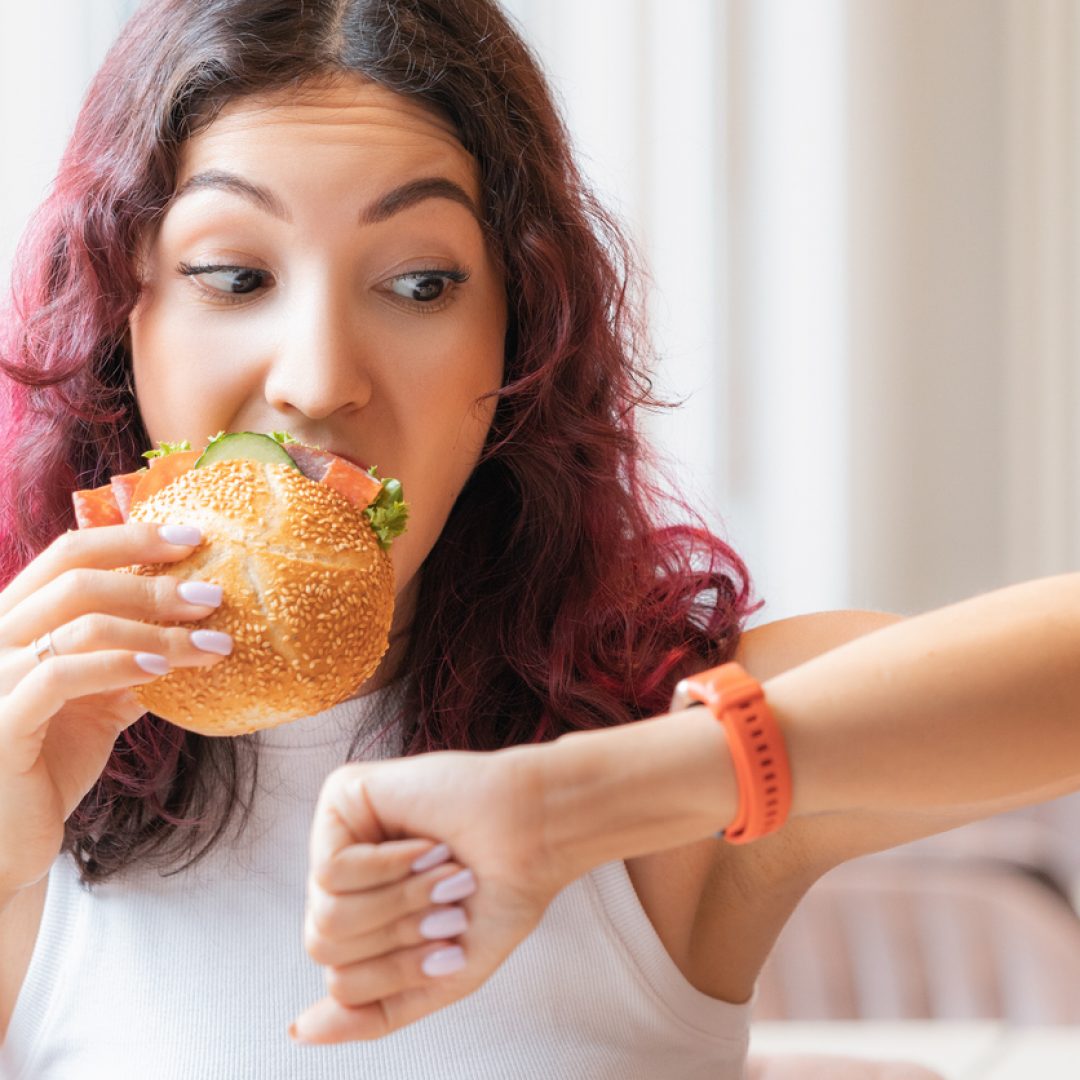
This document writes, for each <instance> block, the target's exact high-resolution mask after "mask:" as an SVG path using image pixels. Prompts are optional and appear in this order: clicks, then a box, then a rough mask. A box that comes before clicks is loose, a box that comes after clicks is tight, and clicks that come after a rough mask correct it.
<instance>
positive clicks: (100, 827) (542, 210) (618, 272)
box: [0, 0, 761, 885]
mask: <svg viewBox="0 0 1080 1080" xmlns="http://www.w3.org/2000/svg"><path fill="white" fill-rule="evenodd" d="M349 72H351V73H357V74H359V75H361V76H363V77H364V78H367V79H370V80H373V81H374V82H376V83H378V84H381V85H382V86H383V87H386V88H388V89H390V90H392V91H395V92H397V93H399V94H408V95H410V96H412V97H413V98H415V99H416V100H418V101H420V102H422V103H424V104H426V105H427V106H428V107H430V108H431V109H432V110H434V111H436V112H438V113H439V114H440V115H442V116H444V117H448V118H449V119H450V120H451V121H452V122H453V123H454V124H455V125H456V129H457V132H458V135H459V138H460V140H461V142H462V144H463V145H464V147H465V148H466V149H467V150H468V151H469V152H470V153H471V154H472V155H473V156H474V157H475V159H476V161H477V163H478V165H479V169H480V174H481V191H482V192H483V197H484V206H483V216H484V222H485V230H486V234H487V241H488V243H489V245H490V247H491V250H492V253H493V256H494V258H495V259H496V262H497V263H498V265H499V268H500V270H501V272H502V274H503V276H504V280H505V282H506V288H507V300H508V307H509V329H508V334H507V342H506V365H505V370H506V376H505V381H504V385H503V387H502V388H501V390H500V391H499V393H498V401H497V407H496V410H495V417H494V421H493V424H492V429H491V432H490V435H489V437H488V440H487V443H486V446H485V448H484V451H483V454H482V457H481V460H480V463H479V464H478V466H477V468H476V469H475V471H474V473H473V475H472V477H471V478H470V480H469V482H468V484H467V486H466V487H465V489H464V490H463V491H462V493H461V495H460V497H459V498H458V500H457V502H456V504H455V506H454V507H453V509H452V511H451V513H450V516H449V519H448V520H447V522H446V525H445V528H444V529H443V531H442V534H441V536H440V537H439V540H438V542H437V543H436V545H435V547H434V549H433V550H432V551H431V553H430V555H429V556H428V558H427V560H426V561H425V563H424V565H423V567H422V568H421V571H420V574H421V581H420V585H419V591H418V598H417V607H416V615H415V619H414V623H413V630H412V633H411V635H410V637H409V642H408V646H407V652H406V655H405V657H404V661H403V664H402V668H401V673H402V674H407V675H409V676H410V678H408V679H407V680H406V685H407V691H406V693H405V697H404V701H403V706H402V709H401V713H400V714H399V716H398V717H397V718H396V722H397V723H400V724H402V725H403V728H404V746H405V752H406V753H407V754H415V753H420V752H423V751H429V750H437V749H472V750H492V749H496V748H499V747H503V746H508V745H511V744H516V743H527V742H541V741H544V740H549V739H552V738H555V737H557V736H558V735H560V734H562V733H564V732H567V731H570V730H574V729H583V728H594V727H601V726H605V725H613V724H621V723H625V722H627V721H630V720H634V719H640V718H642V717H646V716H651V715H656V714H658V713H661V712H664V711H665V709H666V707H667V705H668V701H669V698H670V695H671V692H672V689H673V686H674V683H675V682H676V681H677V679H678V678H679V677H681V675H683V674H685V673H687V672H688V671H690V670H693V669H694V668H695V667H700V666H704V665H710V664H715V663H721V662H723V661H725V660H728V659H730V658H731V657H732V655H733V654H734V652H735V649H736V646H737V644H738V640H739V636H740V633H741V631H742V627H743V624H744V620H745V619H746V617H747V616H749V615H750V614H752V613H753V612H754V611H756V610H757V609H758V607H760V606H761V604H760V603H758V604H757V605H754V606H751V604H750V590H751V585H750V580H749V575H748V573H747V570H746V567H745V566H744V564H743V562H742V561H741V560H740V559H739V557H738V555H737V554H736V553H735V552H734V551H733V550H732V549H731V548H730V547H728V546H727V545H726V544H725V543H723V542H722V541H721V540H720V539H719V538H718V537H716V536H714V535H712V534H711V533H710V532H709V530H708V529H707V528H706V526H705V524H704V521H703V520H702V518H701V517H700V515H698V514H696V513H695V512H694V511H693V509H692V508H691V507H689V506H687V505H685V503H684V502H683V501H682V500H681V499H680V497H679V494H678V486H677V484H676V483H674V482H672V481H671V480H664V479H661V477H662V473H661V471H660V470H659V469H658V467H657V464H656V462H655V461H654V460H653V459H652V458H651V457H650V454H649V451H648V448H647V447H646V445H645V444H644V443H643V441H642V439H641V437H640V435H639V432H638V429H637V427H636V421H637V413H638V411H639V410H640V409H643V408H644V409H658V408H663V407H668V403H666V402H662V401H660V400H658V399H657V398H656V397H655V395H654V393H653V388H652V383H651V380H650V376H649V372H650V370H651V361H652V352H651V347H650V345H649V343H648V338H647V334H646V329H645V326H644V323H643V317H642V314H641V313H642V311H643V299H644V291H645V290H644V286H643V282H644V275H643V274H642V272H641V271H640V269H639V268H638V262H637V259H636V257H635V253H634V250H633V248H632V246H631V245H630V244H629V242H628V241H627V240H626V238H625V236H624V235H623V233H622V232H621V230H620V228H619V226H618V225H617V223H616V222H615V221H614V220H613V219H612V218H611V217H610V216H609V215H608V214H607V213H606V212H605V211H604V209H603V208H602V207H601V206H600V205H599V204H598V203H597V201H596V199H595V198H594V196H593V195H592V193H591V192H590V190H589V189H588V187H587V185H586V184H585V183H584V182H583V180H582V177H581V175H580V173H579V171H578V169H577V167H576V165H575V162H574V159H573V157H572V152H571V148H570V142H569V139H568V135H567V132H566V129H565V127H564V124H563V122H562V120H561V117H560V115H559V111H558V109H557V107H556V105H555V104H554V102H553V100H552V96H551V93H550V91H549V89H548V87H547V85H546V83H545V80H544V77H543V75H542V73H541V70H540V66H539V64H538V63H537V61H536V59H535V58H534V57H533V55H532V54H531V53H530V51H529V49H528V48H527V47H526V45H525V44H524V43H523V41H522V40H521V38H520V36H519V35H518V33H517V32H516V31H515V29H514V27H513V25H512V24H511V22H510V21H509V20H508V18H507V17H506V15H505V14H504V13H503V12H502V11H501V10H500V8H499V7H498V5H497V3H495V2H494V0H306V2H305V3H301V4H298V3H296V2H295V0H198V2H195V0H148V2H146V3H144V4H143V6H142V7H141V8H140V10H139V11H138V12H137V14H136V15H135V16H134V17H133V18H132V19H131V20H130V22H129V23H128V25H127V26H126V28H125V29H124V31H123V33H122V34H121V36H120V37H119V39H118V40H117V42H116V44H115V45H114V47H113V48H112V50H111V51H110V52H109V54H108V56H107V58H106V60H105V62H104V64H103V66H102V67H101V69H100V71H99V72H98V74H97V76H96V78H95V79H94V80H93V82H92V83H91V85H90V88H89V90H88V93H87V96H86V99H85V101H84V103H83V106H82V110H81V112H80V114H79V117H78V121H77V123H76V126H75V130H74V133H73V135H72V138H71V140H70V143H69V145H68V147H67V149H66V152H65V153H64V155H63V158H62V160H61V163H60V167H59V172H58V175H57V178H56V181H55V184H54V186H53V188H52V189H51V193H50V194H49V196H48V198H47V199H46V201H45V202H44V204H43V205H42V206H41V207H40V209H39V210H38V212H37V213H36V215H35V216H34V217H33V219H32V220H31V223H30V225H29V227H28V229H27V232H26V234H25V235H24V237H23V239H22V242H21V244H20V247H19V249H18V251H17V254H16V259H15V266H14V272H13V278H12V294H11V298H10V304H9V310H8V311H7V313H6V317H5V319H4V320H3V323H2V332H3V338H2V339H0V367H2V370H3V372H4V374H5V376H6V378H4V379H2V380H0V389H2V390H3V392H4V394H3V396H4V399H5V400H4V405H5V407H6V414H7V415H6V423H5V424H4V426H3V429H2V434H0V438H2V439H3V445H2V449H0V453H2V457H0V460H2V461H3V463H4V468H3V470H2V472H0V529H2V530H3V532H2V543H0V583H3V584H6V583H7V582H8V581H9V580H10V579H11V578H12V577H13V576H14V575H15V574H16V573H17V572H18V571H19V570H20V569H21V568H22V567H23V566H24V565H25V564H26V563H27V562H28V561H29V560H31V559H32V558H34V557H35V556H36V555H38V554H39V553H40V552H41V551H42V550H43V549H44V548H45V547H46V546H47V545H48V544H49V543H50V542H51V541H52V540H53V539H54V538H55V537H56V536H57V535H58V534H59V533H61V532H63V531H64V530H65V529H67V528H70V527H72V526H73V524H74V518H73V512H72V505H71V498H70V495H71V492H72V491H73V490H74V489H75V488H84V487H92V486H97V485H99V484H103V483H106V482H107V479H108V477H109V476H110V475H111V474H112V473H114V472H126V471H130V470H132V469H134V468H137V467H138V466H139V465H140V464H141V461H140V458H139V455H140V453H141V452H142V451H143V450H145V449H147V448H148V445H149V443H148V439H147V435H146V431H145V429H144V427H143V424H142V421H141V419H140V416H139V411H138V405H137V402H136V401H135V398H134V393H133V389H132V382H131V358H130V355H129V351H128V347H127V344H126V340H125V335H126V327H127V320H128V316H129V314H130V312H131V310H132V308H133V307H134V305H135V303H136V300H137V298H138V292H139V285H138V280H137V267H136V266H135V261H134V253H135V252H136V250H137V247H138V243H139V241H140V239H141V238H143V237H144V236H146V235H147V234H148V230H151V229H152V228H153V227H154V225H155V223H156V222H157V221H158V220H159V219H160V217H161V215H162V214H163V212H164V210H165V208H166V206H167V204H168V202H169V200H170V197H171V196H172V194H173V192H174V185H175V179H176V175H177V166H178V158H179V154H180V151H181V148H182V147H183V145H184V141H185V140H186V139H188V138H189V137H191V136H192V135H193V134H195V133H197V132H199V131H201V130H203V129H204V128H205V127H206V126H207V125H209V124H210V123H212V122H213V120H214V118H215V116H216V115H217V114H218V113H219V111H220V110H221V108H222V107H223V106H224V105H225V104H227V103H228V102H230V101H233V100H235V99H237V98H241V97H243V96H245V95H250V94H255V93H266V92H272V91H279V90H283V89H288V88H294V89H297V90H300V89H302V88H303V86H304V83H305V82H306V81H307V80H310V79H312V78H313V77H315V76H326V75H332V74H334V73H349ZM358 742H359V739H357V740H356V741H354V744H353V746H352V748H351V749H350V752H349V753H350V756H352V755H353V754H354V753H355V752H356V750H357V745H358ZM257 744H258V743H257V736H250V737H240V738H236V739H210V738H205V737H202V736H199V735H196V734H192V733H189V732H186V731H182V730H181V729H179V728H177V727H175V726H173V725H171V724H168V723H166V722H165V721H163V720H162V719H161V718H160V717H157V716H154V715H153V714H150V713H148V714H146V715H145V716H143V717H142V718H141V719H140V720H138V721H137V722H136V723H135V724H134V725H132V726H131V727H129V728H128V729H127V730H126V731H125V732H124V733H123V734H122V735H121V736H120V737H119V739H118V740H117V742H116V745H115V747H114V749H113V752H112V755H111V758H110V760H109V762H108V765H107V767H106V769H105V771H104V773H103V774H102V776H101V778H100V779H99V780H98V782H97V784H96V785H95V786H94V788H93V789H92V790H91V791H90V792H89V793H88V794H87V796H86V798H85V799H84V800H83V801H82V803H81V804H80V805H79V807H78V809H77V810H76V811H75V813H74V814H73V815H72V817H71V818H70V819H69V821H68V822H67V826H66V830H65V840H64V847H63V850H64V851H65V852H69V853H70V854H71V855H72V856H73V857H74V858H75V860H76V863H77V864H78V866H79V872H80V874H81V876H82V879H83V881H84V882H86V883H87V884H88V885H90V884H93V883H95V882H100V881H103V880H105V879H107V878H108V877H110V876H111V875H113V874H115V873H116V872H118V871H120V870H122V869H124V868H125V867H126V866H129V865H131V864H133V863H135V862H140V863H147V862H153V863H154V864H156V865H158V866H159V867H160V868H161V870H162V872H170V873H175V872H178V871H179V870H181V869H184V868H185V867H187V866H189V865H191V864H192V863H193V862H195V861H196V860H198V859H199V858H201V857H202V856H203V855H205V854H206V853H207V852H208V851H209V850H210V848H211V847H212V846H213V845H214V843H215V842H216V841H217V840H218V839H219V837H220V836H221V835H222V833H223V832H224V831H225V827H226V825H227V824H228V822H229V821H230V819H231V818H232V815H233V813H234V810H235V809H236V808H237V806H238V805H240V806H243V808H244V818H243V821H246V817H247V811H248V810H249V809H250V803H251V800H250V795H249V797H247V798H245V797H244V795H243V793H242V791H241V788H242V787H243V786H244V785H242V783H241V777H242V776H243V775H244V774H243V772H242V768H241V766H242V764H243V760H242V755H247V756H248V758H249V760H251V761H253V762H254V763H256V764H257V753H256V750H257ZM253 776H254V774H253ZM252 783H253V784H254V779H253V780H252ZM243 821H242V822H241V825H242V824H243Z"/></svg>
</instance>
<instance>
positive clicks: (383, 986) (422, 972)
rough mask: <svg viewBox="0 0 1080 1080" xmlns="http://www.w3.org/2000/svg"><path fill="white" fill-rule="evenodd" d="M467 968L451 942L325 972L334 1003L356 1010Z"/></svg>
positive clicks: (461, 951)
mask: <svg viewBox="0 0 1080 1080" xmlns="http://www.w3.org/2000/svg"><path fill="white" fill-rule="evenodd" d="M466 966H467V960H466V956H465V949H464V948H463V947H462V946H461V945H459V944H455V943H454V942H451V941H439V942H434V943H425V944H423V945H418V946H415V947H413V948H410V949H399V950H397V951H396V952H392V953H387V954H386V955H385V956H380V957H378V958H376V959H374V960H368V961H365V962H364V963H362V964H347V965H344V966H340V967H330V968H327V969H326V989H327V992H328V993H329V994H330V996H331V997H332V998H333V999H334V1000H335V1001H340V1002H341V1004H342V1005H347V1006H349V1007H350V1008H355V1007H356V1006H357V1005H369V1004H371V1003H372V1002H374V1001H381V1000H382V999H384V998H388V997H392V996H393V995H394V994H400V993H402V992H403V991H405V990H412V989H414V988H416V987H418V986H425V985H427V984H428V983H430V982H431V981H432V980H433V979H443V978H446V977H447V976H451V975H454V974H456V973H457V972H459V971H462V970H464V968H465V967H466Z"/></svg>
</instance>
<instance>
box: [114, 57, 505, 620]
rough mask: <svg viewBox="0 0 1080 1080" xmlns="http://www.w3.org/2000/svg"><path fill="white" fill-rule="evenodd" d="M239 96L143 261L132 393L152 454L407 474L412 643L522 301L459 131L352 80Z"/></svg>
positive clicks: (190, 147)
mask: <svg viewBox="0 0 1080 1080" xmlns="http://www.w3.org/2000/svg"><path fill="white" fill-rule="evenodd" d="M316 89H317V93H316V95H315V96H312V97H307V96H305V97H304V99H303V100H302V101H301V100H298V99H297V96H296V94H295V93H294V94H293V95H291V97H292V100H291V101H289V100H286V99H285V98H283V97H281V96H274V97H267V98H261V99H258V100H255V99H250V98H248V99H242V100H239V101H237V102H234V103H233V104H232V105H231V106H229V107H228V108H226V109H225V110H224V111H223V112H222V113H221V114H220V115H219V116H218V118H217V119H216V120H215V121H214V122H213V124H211V125H210V126H209V127H208V128H207V129H205V130H204V131H203V132H201V133H200V134H198V135H196V136H195V137H193V138H192V139H191V140H190V141H189V142H188V143H187V144H186V145H185V147H184V150H183V154H182V157H181V162H180V170H179V176H178V180H177V195H176V197H175V198H174V199H173V201H172V203H171V204H170V206H169V207H168V210H167V212H166V213H165V215H164V217H163V219H162V221H161V223H160V227H159V228H158V230H157V231H156V233H154V235H153V236H150V237H148V238H147V240H146V243H145V245H144V250H143V252H142V253H141V255H140V262H141V264H142V266H143V279H144V282H145V286H144V291H143V293H142V295H141V297H140V300H139V303H138V305H137V306H136V308H135V310H134V312H133V313H132V317H131V327H130V329H131V349H132V358H133V365H134V379H135V392H136V397H137V400H138V403H139V408H140V411H141V414H142V419H143V422H144V423H145V425H146V429H147V432H148V433H149V436H150V438H151V439H152V440H154V441H155V442H159V441H163V440H167V441H170V442H174V441H179V440H183V439H189V440H190V441H191V444H192V446H193V447H198V446H199V445H200V444H201V443H205V442H206V440H207V439H208V438H209V436H211V435H213V434H215V433H216V432H218V431H221V430H225V431H262V432H269V431H279V430H286V431H289V432H290V433H291V434H292V435H294V436H295V437H296V438H298V439H299V440H301V441H302V442H309V443H315V444H318V445H321V446H323V447H325V448H327V449H330V450H334V451H339V452H341V453H343V454H344V455H345V456H347V457H350V458H352V459H353V460H354V461H357V462H359V463H361V464H362V465H364V466H365V467H366V466H372V465H375V466H378V469H379V474H380V475H382V476H396V477H398V478H399V479H400V480H401V482H402V485H403V487H404V491H405V497H406V500H407V501H408V503H409V504H410V511H411V513H410V520H409V527H408V530H407V531H406V532H405V534H404V535H403V536H402V537H400V538H399V539H398V540H397V541H395V543H394V546H393V548H392V551H391V555H392V558H393V561H394V565H395V571H396V576H397V583H398V594H399V604H398V608H399V616H398V617H397V618H396V620H395V621H396V623H397V627H398V632H400V628H401V627H402V626H403V625H404V623H403V622H402V621H401V620H402V618H407V616H408V610H409V608H410V602H411V597H412V596H413V595H414V589H410V588H409V586H410V583H412V584H413V585H415V578H416V572H417V570H418V568H419V567H420V564H421V563H422V562H423V560H424V558H425V557H426V556H427V554H428V552H429V551H430V550H431V548H432V546H433V545H434V543H435V541H436V539H437V537H438V535H439V533H440V532H441V530H442V528H443V525H444V524H445V522H446V519H447V516H448V515H449V512H450V508H451V506H452V505H453V503H454V500H455V499H456V498H457V496H458V493H459V492H460V491H461V489H462V487H463V486H464V484H465V482H466V480H467V479H468V477H469V474H470V473H471V472H472V470H473V468H474V466H475V464H476V462H477V458H478V456H479V453H480V451H481V448H482V446H483V443H484V439H485V436H486V435H487V432H488V428H489V426H490V424H491V419H492V416H493V413H494V402H493V401H492V400H490V399H489V400H488V401H485V402H484V403H483V404H477V399H478V398H479V397H480V396H481V395H483V394H485V393H488V392H489V391H492V390H496V389H497V388H498V387H499V386H500V385H501V382H502V372H503V345H504V339H505V334H506V302H505V295H504V290H503V284H502V281H501V279H500V277H499V275H498V272H497V270H496V268H495V266H494V264H493V262H492V260H491V258H490V257H489V254H488V251H487V249H486V246H485V243H484V237H483V232H482V229H481V226H480V223H479V221H478V219H477V216H476V214H477V212H478V209H477V208H479V206H480V190H479V181H478V178H477V170H476V166H475V163H474V161H473V159H472V158H471V157H470V155H469V154H468V153H466V151H465V150H464V148H463V147H462V146H461V144H460V143H459V142H458V141H457V139H456V138H455V136H454V134H453V132H452V130H451V129H450V127H449V126H448V125H446V124H445V123H444V122H442V121H441V120H440V119H438V118H437V117H435V116H434V115H432V114H430V113H428V112H426V111H425V110H423V109H421V108H420V107H419V106H417V105H415V104H413V103H412V102H410V101H409V100H408V99H406V98H404V97H400V96H398V95H395V94H393V93H391V92H390V91H387V90H385V89H383V88H381V87H378V86H375V85H373V84H370V83H366V82H363V81H361V80H360V79H358V78H357V79H352V80H349V81H340V82H338V83H335V84H331V83H320V84H318V85H317V88H316Z"/></svg>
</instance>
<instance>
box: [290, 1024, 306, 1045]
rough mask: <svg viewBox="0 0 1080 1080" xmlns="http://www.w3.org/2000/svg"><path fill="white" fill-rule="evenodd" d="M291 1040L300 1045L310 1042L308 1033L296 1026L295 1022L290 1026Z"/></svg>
mask: <svg viewBox="0 0 1080 1080" xmlns="http://www.w3.org/2000/svg"><path fill="white" fill-rule="evenodd" d="M289 1038H290V1039H292V1040H293V1042H298V1043H306V1042H307V1041H308V1038H307V1032H305V1031H301V1030H300V1029H299V1028H298V1027H297V1026H296V1021H295V1020H294V1021H293V1022H292V1023H291V1024H290V1025H289Z"/></svg>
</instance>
